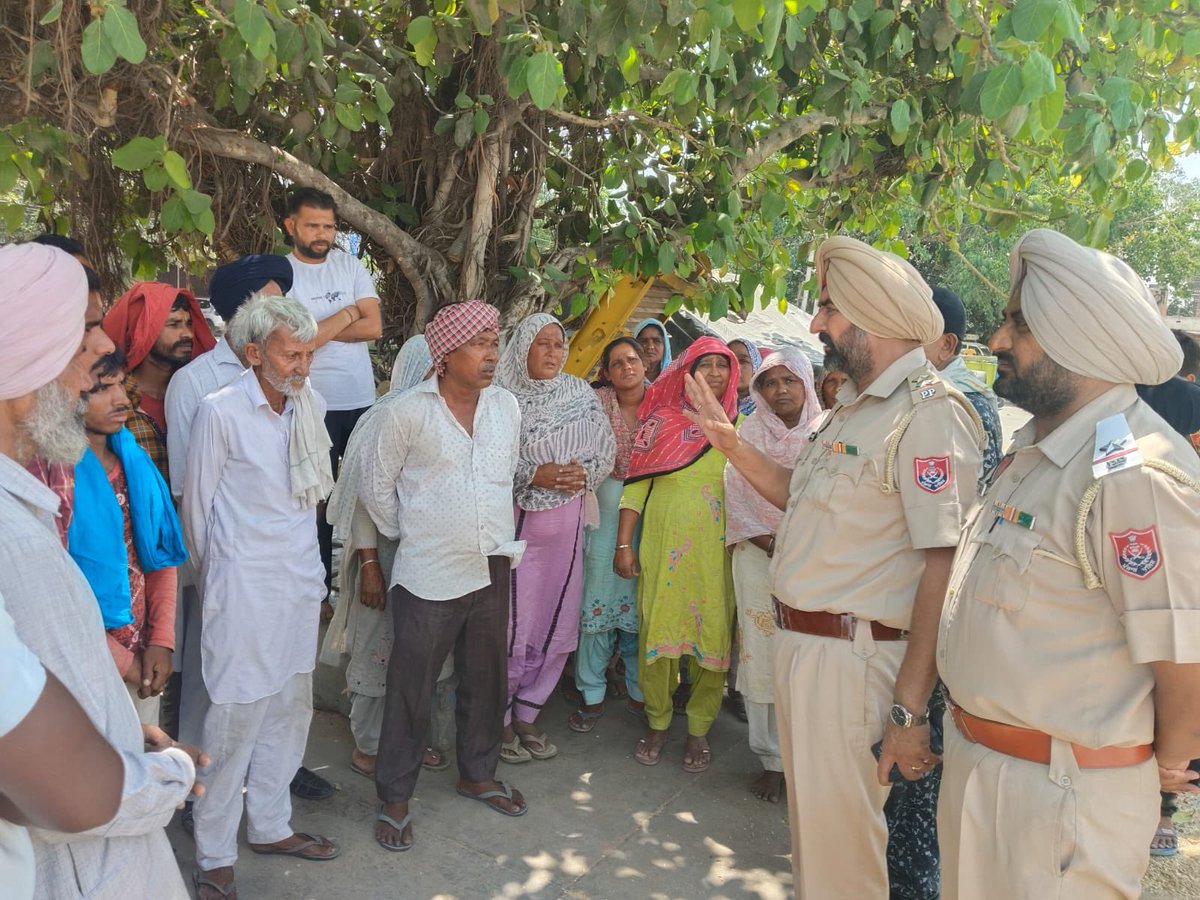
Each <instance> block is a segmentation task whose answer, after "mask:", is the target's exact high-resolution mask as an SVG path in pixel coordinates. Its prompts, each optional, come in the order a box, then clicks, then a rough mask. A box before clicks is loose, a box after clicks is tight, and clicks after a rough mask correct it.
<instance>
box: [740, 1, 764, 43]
mask: <svg viewBox="0 0 1200 900" xmlns="http://www.w3.org/2000/svg"><path fill="white" fill-rule="evenodd" d="M762 17H763V5H762V0H733V18H734V20H735V21H736V22H737V23H738V28H740V29H742V31H744V32H745V33H746V34H751V35H757V34H758V23H759V22H761V21H762Z"/></svg>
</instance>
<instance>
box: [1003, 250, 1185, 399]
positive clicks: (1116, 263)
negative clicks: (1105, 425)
mask: <svg viewBox="0 0 1200 900" xmlns="http://www.w3.org/2000/svg"><path fill="white" fill-rule="evenodd" d="M1009 270H1010V274H1011V276H1012V284H1013V287H1014V288H1015V287H1016V285H1017V282H1018V280H1019V279H1021V277H1022V274H1024V280H1023V281H1021V313H1022V314H1023V315H1024V317H1025V321H1026V323H1028V325H1029V330H1030V331H1031V332H1033V336H1034V337H1035V338H1037V342H1038V343H1039V344H1041V346H1042V349H1043V350H1045V351H1046V355H1047V356H1049V357H1050V358H1051V359H1052V360H1054V361H1055V362H1056V363H1058V364H1059V365H1061V366H1062V367H1063V368H1065V369H1069V370H1070V371H1072V372H1075V373H1076V374H1078V375H1083V376H1084V377H1086V378H1095V379H1098V380H1100V381H1110V382H1113V383H1114V384H1161V383H1162V382H1164V381H1166V380H1167V379H1168V378H1170V377H1171V376H1172V375H1175V374H1176V373H1178V372H1179V367H1180V366H1182V365H1183V351H1182V350H1180V348H1179V342H1178V341H1176V340H1175V336H1174V335H1172V334H1171V330H1170V329H1169V328H1168V327H1167V323H1166V322H1164V321H1163V318H1162V316H1160V315H1159V313H1158V307H1157V306H1156V305H1155V303H1154V299H1153V298H1152V297H1151V296H1150V291H1149V290H1148V289H1147V288H1146V285H1145V283H1144V282H1143V281H1142V279H1141V278H1139V277H1138V275H1137V273H1136V272H1134V271H1133V269H1131V268H1129V266H1127V265H1126V264H1125V263H1123V262H1121V260H1119V259H1117V258H1116V257H1115V256H1112V255H1110V254H1108V253H1103V252H1101V251H1100V250H1093V249H1092V248H1091V247H1083V246H1080V245H1079V244H1077V243H1075V242H1074V241H1073V240H1071V239H1070V238H1069V237H1066V236H1065V235H1061V234H1059V233H1058V232H1057V231H1051V230H1050V229H1048V228H1035V229H1034V230H1033V231H1030V232H1028V233H1027V234H1025V235H1024V236H1023V237H1022V238H1021V239H1020V240H1019V241H1017V243H1016V246H1015V247H1013V248H1012V254H1011V256H1010V257H1009Z"/></svg>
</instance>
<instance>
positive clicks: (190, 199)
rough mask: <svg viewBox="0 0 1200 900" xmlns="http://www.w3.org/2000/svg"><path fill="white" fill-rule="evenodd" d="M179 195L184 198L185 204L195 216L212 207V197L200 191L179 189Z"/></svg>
mask: <svg viewBox="0 0 1200 900" xmlns="http://www.w3.org/2000/svg"><path fill="white" fill-rule="evenodd" d="M177 195H178V196H179V197H180V198H181V199H182V200H183V205H184V206H185V207H186V208H187V211H188V212H189V213H191V214H192V215H193V216H198V215H200V213H202V212H204V210H206V209H211V208H212V197H210V196H208V194H202V193H200V192H199V191H193V190H185V191H178V192H177Z"/></svg>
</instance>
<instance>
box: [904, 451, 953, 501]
mask: <svg viewBox="0 0 1200 900" xmlns="http://www.w3.org/2000/svg"><path fill="white" fill-rule="evenodd" d="M913 477H914V478H915V479H916V482H917V487H919V488H921V490H924V491H929V493H931V494H936V493H939V492H940V491H943V490H945V488H946V486H947V485H948V484H950V479H951V471H950V457H949V456H918V457H917V458H916V459H914V460H913Z"/></svg>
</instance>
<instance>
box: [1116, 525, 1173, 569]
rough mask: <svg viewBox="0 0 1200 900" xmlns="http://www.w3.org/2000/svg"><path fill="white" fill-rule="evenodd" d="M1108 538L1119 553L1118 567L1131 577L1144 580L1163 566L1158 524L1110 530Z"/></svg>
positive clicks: (1117, 553)
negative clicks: (1117, 530)
mask: <svg viewBox="0 0 1200 900" xmlns="http://www.w3.org/2000/svg"><path fill="white" fill-rule="evenodd" d="M1108 539H1109V540H1110V541H1112V545H1113V550H1114V551H1115V552H1116V555H1117V567H1118V568H1119V569H1120V570H1121V571H1122V572H1124V573H1125V574H1126V575H1128V576H1129V577H1130V578H1137V579H1139V580H1142V581H1144V580H1145V579H1147V578H1149V577H1150V576H1151V575H1153V574H1154V573H1155V572H1157V571H1158V570H1159V569H1161V568H1162V564H1163V554H1162V549H1161V547H1160V546H1159V543H1158V528H1157V527H1156V526H1154V525H1151V526H1150V527H1149V528H1141V529H1139V528H1131V529H1129V530H1128V531H1123V532H1119V533H1118V532H1109V535H1108Z"/></svg>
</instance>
